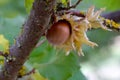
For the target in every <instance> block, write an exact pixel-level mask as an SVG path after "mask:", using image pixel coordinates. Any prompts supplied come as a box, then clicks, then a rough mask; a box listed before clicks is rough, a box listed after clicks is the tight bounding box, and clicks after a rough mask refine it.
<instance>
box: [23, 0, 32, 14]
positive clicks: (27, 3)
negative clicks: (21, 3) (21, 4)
mask: <svg viewBox="0 0 120 80" xmlns="http://www.w3.org/2000/svg"><path fill="white" fill-rule="evenodd" d="M33 2H34V0H25V7H26V10H27V12H30V10H31V8H32V5H33Z"/></svg>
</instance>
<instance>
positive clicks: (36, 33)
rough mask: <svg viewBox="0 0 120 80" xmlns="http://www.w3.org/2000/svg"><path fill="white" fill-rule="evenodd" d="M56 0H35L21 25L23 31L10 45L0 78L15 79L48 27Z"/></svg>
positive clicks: (4, 79) (1, 79) (2, 79)
mask: <svg viewBox="0 0 120 80" xmlns="http://www.w3.org/2000/svg"><path fill="white" fill-rule="evenodd" d="M55 4H56V0H35V2H34V3H33V8H32V10H31V13H30V16H29V17H28V20H27V21H26V22H25V24H24V25H23V32H22V33H21V35H20V36H19V37H18V38H17V39H16V43H15V44H14V45H13V46H11V47H10V54H9V55H8V57H10V59H9V58H8V59H6V60H5V63H4V67H3V69H2V71H1V72H0V80H16V79H17V73H18V71H19V69H20V68H21V67H22V65H23V64H24V63H25V61H26V60H27V59H28V56H29V55H30V52H31V51H32V50H33V49H34V47H35V46H36V44H37V42H38V40H39V39H40V37H41V36H42V34H43V33H44V32H45V30H46V29H47V27H48V23H49V21H50V18H51V14H52V11H53V8H54V6H55Z"/></svg>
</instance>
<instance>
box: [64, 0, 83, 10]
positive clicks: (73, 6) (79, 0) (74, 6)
mask: <svg viewBox="0 0 120 80" xmlns="http://www.w3.org/2000/svg"><path fill="white" fill-rule="evenodd" d="M81 1H82V0H78V1H77V2H76V3H75V4H74V5H72V6H69V7H68V8H66V10H69V9H71V8H76V6H77V5H78V4H79V3H80V2H81Z"/></svg>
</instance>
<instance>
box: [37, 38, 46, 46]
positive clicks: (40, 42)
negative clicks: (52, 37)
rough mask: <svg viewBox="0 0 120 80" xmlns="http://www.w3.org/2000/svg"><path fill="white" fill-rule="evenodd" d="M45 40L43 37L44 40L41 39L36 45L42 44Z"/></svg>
mask: <svg viewBox="0 0 120 80" xmlns="http://www.w3.org/2000/svg"><path fill="white" fill-rule="evenodd" d="M45 41H46V39H43V40H41V41H39V42H38V43H37V45H36V47H39V46H40V45H41V44H43V43H44V42H45Z"/></svg>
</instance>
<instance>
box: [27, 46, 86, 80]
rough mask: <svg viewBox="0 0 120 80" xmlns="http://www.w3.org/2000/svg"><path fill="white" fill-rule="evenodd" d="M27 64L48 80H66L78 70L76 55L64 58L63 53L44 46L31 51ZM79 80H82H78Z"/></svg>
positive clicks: (72, 54)
mask: <svg viewBox="0 0 120 80" xmlns="http://www.w3.org/2000/svg"><path fill="white" fill-rule="evenodd" d="M29 63H31V65H33V66H34V67H35V68H36V69H38V70H39V72H40V74H41V75H42V76H43V77H45V78H47V79H48V80H67V79H69V78H71V77H72V76H73V75H74V74H75V73H76V72H77V71H79V70H80V65H79V61H78V56H77V55H75V54H74V53H71V54H70V55H69V56H65V53H63V52H56V51H55V50H54V49H53V48H52V47H50V46H46V44H43V45H41V46H40V47H39V48H37V49H36V50H34V51H33V53H32V55H31V57H30V59H29ZM33 63H34V64H33ZM81 76H83V75H81ZM83 77H84V76H83ZM79 80H82V79H80V78H79Z"/></svg>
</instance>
